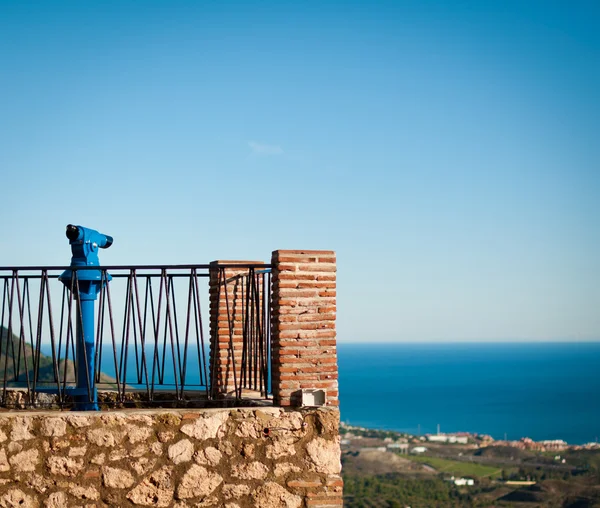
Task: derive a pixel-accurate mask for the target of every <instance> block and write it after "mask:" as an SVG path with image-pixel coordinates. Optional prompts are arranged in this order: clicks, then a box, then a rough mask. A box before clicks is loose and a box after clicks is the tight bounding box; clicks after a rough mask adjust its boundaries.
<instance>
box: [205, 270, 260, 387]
mask: <svg viewBox="0 0 600 508" xmlns="http://www.w3.org/2000/svg"><path fill="white" fill-rule="evenodd" d="M252 264H258V265H260V264H263V262H262V261H221V260H220V261H213V262H212V263H211V264H210V280H209V292H210V372H209V378H210V387H211V394H212V397H214V398H223V397H227V396H235V389H236V387H237V388H239V387H240V386H241V385H240V383H241V366H242V350H243V338H244V337H243V334H244V330H243V326H244V325H243V316H244V313H245V298H243V296H244V297H245V296H246V283H245V279H244V278H242V277H240V275H244V274H247V273H248V268H247V267H246V266H244V267H240V268H236V267H231V265H252ZM223 265H228V266H230V267H229V268H222V267H223ZM260 290H261V291H262V287H261V288H260ZM232 346H233V350H232ZM232 353H233V354H232ZM236 381H237V383H236ZM236 384H237V386H236Z"/></svg>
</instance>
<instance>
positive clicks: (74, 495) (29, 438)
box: [0, 407, 342, 508]
mask: <svg viewBox="0 0 600 508" xmlns="http://www.w3.org/2000/svg"><path fill="white" fill-rule="evenodd" d="M338 424H339V412H338V411H337V409H334V408H331V409H330V408H319V409H315V408H312V409H298V410H289V409H282V408H273V407H264V408H260V409H257V408H243V409H226V410H224V409H202V410H152V411H151V410H132V411H115V412H85V413H84V412H70V413H60V412H44V413H42V412H4V413H0V507H12V506H21V507H24V508H27V507H48V508H53V507H54V508H59V507H60V508H62V507H66V506H70V507H75V506H81V507H86V508H91V507H104V506H111V507H125V506H160V507H178V508H183V507H188V506H189V507H192V506H193V507H217V506H224V507H227V508H238V507H239V508H242V507H245V506H248V507H250V506H251V507H266V508H270V507H273V508H274V507H286V508H293V507H313V508H316V507H333V506H340V505H341V504H342V479H341V477H340V476H339V473H340V446H339V434H338Z"/></svg>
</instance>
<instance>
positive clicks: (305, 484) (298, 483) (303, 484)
mask: <svg viewBox="0 0 600 508" xmlns="http://www.w3.org/2000/svg"><path fill="white" fill-rule="evenodd" d="M287 485H288V487H300V488H310V487H320V486H321V482H320V481H318V480H314V481H310V480H289V481H288V482H287Z"/></svg>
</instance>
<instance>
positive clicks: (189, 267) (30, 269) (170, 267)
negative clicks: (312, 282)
mask: <svg viewBox="0 0 600 508" xmlns="http://www.w3.org/2000/svg"><path fill="white" fill-rule="evenodd" d="M211 268H212V269H215V268H235V269H239V268H260V269H270V268H271V265H270V264H268V263H235V264H234V263H231V264H218V265H210V264H200V265H193V264H183V265H100V266H96V265H94V266H69V265H60V266H0V272H14V271H17V272H25V271H28V272H33V271H42V270H46V271H57V270H192V269H196V270H210V269H211Z"/></svg>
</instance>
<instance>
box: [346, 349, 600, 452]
mask: <svg viewBox="0 0 600 508" xmlns="http://www.w3.org/2000/svg"><path fill="white" fill-rule="evenodd" d="M338 355H339V368H340V401H341V402H340V405H341V417H342V420H343V421H346V422H349V423H351V424H353V425H362V426H365V427H375V428H385V429H394V430H400V431H408V432H413V433H416V432H417V430H418V426H419V424H420V426H421V427H420V428H421V432H422V433H426V432H435V431H436V426H437V424H438V423H439V424H440V426H441V430H442V432H455V431H469V432H478V433H485V434H491V435H492V436H493V437H494V438H496V439H502V438H503V437H504V434H505V433H506V434H507V436H508V439H518V438H520V437H523V436H529V437H531V438H533V439H535V440H541V439H564V440H565V441H567V442H569V443H584V442H589V441H593V440H595V438H596V436H600V343H575V344H573V343H571V344H566V343H560V344H556V343H554V344H539V343H535V344H532V343H525V344H506V343H505V344H501V343H494V344H465V343H463V344H343V343H342V344H339V345H338Z"/></svg>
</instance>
